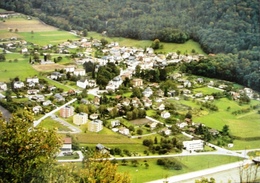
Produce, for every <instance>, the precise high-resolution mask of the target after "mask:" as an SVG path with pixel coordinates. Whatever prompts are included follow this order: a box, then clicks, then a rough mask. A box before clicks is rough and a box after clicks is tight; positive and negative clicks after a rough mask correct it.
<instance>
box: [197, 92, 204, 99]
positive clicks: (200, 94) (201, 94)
mask: <svg viewBox="0 0 260 183" xmlns="http://www.w3.org/2000/svg"><path fill="white" fill-rule="evenodd" d="M195 97H196V98H201V97H203V93H201V92H199V93H196V94H195Z"/></svg>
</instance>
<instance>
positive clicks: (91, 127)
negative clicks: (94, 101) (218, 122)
mask: <svg viewBox="0 0 260 183" xmlns="http://www.w3.org/2000/svg"><path fill="white" fill-rule="evenodd" d="M102 129H103V121H101V120H98V119H95V120H93V121H90V122H89V123H88V131H90V132H99V131H101V130H102Z"/></svg>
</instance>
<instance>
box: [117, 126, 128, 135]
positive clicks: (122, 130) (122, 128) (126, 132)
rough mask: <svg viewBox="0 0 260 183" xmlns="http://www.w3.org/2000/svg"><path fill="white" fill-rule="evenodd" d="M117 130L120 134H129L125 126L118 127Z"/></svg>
mask: <svg viewBox="0 0 260 183" xmlns="http://www.w3.org/2000/svg"><path fill="white" fill-rule="evenodd" d="M118 132H119V133H121V134H122V135H129V134H130V130H129V129H128V128H126V127H121V128H119V129H118Z"/></svg>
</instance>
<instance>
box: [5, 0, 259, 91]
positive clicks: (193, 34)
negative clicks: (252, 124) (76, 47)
mask: <svg viewBox="0 0 260 183" xmlns="http://www.w3.org/2000/svg"><path fill="white" fill-rule="evenodd" d="M0 7H1V8H5V9H7V10H14V11H18V12H23V13H26V14H31V15H35V16H38V17H39V18H40V19H41V20H43V21H44V22H46V23H48V24H51V25H55V26H57V27H59V28H61V29H65V30H71V29H77V30H83V29H86V30H88V31H97V32H103V31H107V35H108V36H122V37H128V38H134V39H142V40H143V39H150V40H154V39H156V38H158V39H160V40H161V41H165V42H177V43H183V42H185V41H187V40H188V39H190V38H192V39H194V40H196V41H198V42H199V43H200V44H201V46H202V48H203V49H204V51H205V52H207V53H215V54H216V53H224V54H229V55H226V56H220V57H216V58H213V59H212V60H211V59H210V60H209V62H210V65H213V70H214V71H216V72H213V74H211V77H217V78H218V77H219V73H222V75H221V79H226V80H230V81H235V82H238V83H240V84H243V85H246V86H248V87H251V88H253V89H255V90H258V91H260V79H259V78H260V71H259V70H260V63H259V60H260V58H259V55H260V54H259V49H260V42H259V1H257V0H243V1H241V0H228V1H219V0H211V1H209V0H197V1H194V0H175V1H169V0H161V1H154V0H141V1H138V2H136V1H133V0H125V1H120V0H100V1H96V0H88V1H82V0H74V1H71V0H56V1H52V0H46V1H41V0H30V1H29V0H23V1H19V2H18V1H14V0H11V1H10V0H3V1H1V2H0ZM223 60H225V61H223ZM223 62H225V63H224V64H223ZM219 64H223V66H221V68H219V66H218V65H219ZM194 67H196V68H195V69H194V70H195V71H196V70H198V69H197V68H201V65H199V66H198V65H196V64H194ZM245 68H246V69H245ZM219 69H220V70H221V71H219ZM203 70H205V71H204V72H199V73H195V72H194V73H195V74H200V75H206V74H205V73H208V72H210V71H212V68H211V69H209V68H208V67H203ZM223 70H224V71H225V72H222V71H223ZM226 70H230V71H227V72H226ZM190 72H193V70H190Z"/></svg>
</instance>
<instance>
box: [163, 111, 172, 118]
mask: <svg viewBox="0 0 260 183" xmlns="http://www.w3.org/2000/svg"><path fill="white" fill-rule="evenodd" d="M161 117H162V118H164V119H167V118H169V117H171V114H170V113H169V112H168V111H163V112H162V113H161Z"/></svg>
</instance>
